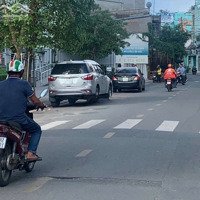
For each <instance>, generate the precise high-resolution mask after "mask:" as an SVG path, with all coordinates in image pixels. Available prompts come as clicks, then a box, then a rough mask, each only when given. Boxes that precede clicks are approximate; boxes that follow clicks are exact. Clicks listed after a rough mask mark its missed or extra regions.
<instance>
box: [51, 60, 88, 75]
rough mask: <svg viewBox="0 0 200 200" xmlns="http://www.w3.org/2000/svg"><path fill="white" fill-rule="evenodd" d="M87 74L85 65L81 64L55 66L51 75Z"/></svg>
mask: <svg viewBox="0 0 200 200" xmlns="http://www.w3.org/2000/svg"><path fill="white" fill-rule="evenodd" d="M85 73H88V68H87V65H86V64H84V63H81V64H70V63H68V64H57V65H55V67H54V68H53V70H52V72H51V74H52V75H53V74H85Z"/></svg>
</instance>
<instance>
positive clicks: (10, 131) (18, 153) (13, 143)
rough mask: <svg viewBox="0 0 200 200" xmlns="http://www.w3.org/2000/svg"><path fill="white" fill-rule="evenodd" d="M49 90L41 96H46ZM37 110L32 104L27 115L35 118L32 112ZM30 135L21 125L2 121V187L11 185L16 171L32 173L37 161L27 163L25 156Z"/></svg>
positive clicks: (0, 183) (0, 136)
mask: <svg viewBox="0 0 200 200" xmlns="http://www.w3.org/2000/svg"><path fill="white" fill-rule="evenodd" d="M47 93H48V90H47V89H46V90H44V91H43V92H42V93H41V94H40V98H42V97H44V96H46V94H47ZM35 109H37V108H36V106H34V105H33V104H31V103H28V105H27V112H26V113H27V115H28V116H29V117H31V118H33V113H30V111H31V110H35ZM29 141H30V134H29V133H28V132H25V131H23V130H22V129H21V127H20V125H19V124H17V123H15V122H12V121H0V187H4V186H6V185H8V184H9V182H10V178H11V174H12V171H13V170H14V169H19V170H25V171H26V172H31V171H32V170H33V168H34V165H35V163H36V161H27V160H26V158H25V154H26V153H27V152H28V144H29Z"/></svg>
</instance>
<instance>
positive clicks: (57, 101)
mask: <svg viewBox="0 0 200 200" xmlns="http://www.w3.org/2000/svg"><path fill="white" fill-rule="evenodd" d="M50 103H51V106H52V107H58V106H59V105H60V100H59V99H55V100H54V101H50Z"/></svg>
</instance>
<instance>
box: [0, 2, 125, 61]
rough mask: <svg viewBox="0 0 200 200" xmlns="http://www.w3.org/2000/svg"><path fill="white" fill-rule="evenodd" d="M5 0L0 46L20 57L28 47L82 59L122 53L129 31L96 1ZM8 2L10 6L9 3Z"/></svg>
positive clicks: (29, 51)
mask: <svg viewBox="0 0 200 200" xmlns="http://www.w3.org/2000/svg"><path fill="white" fill-rule="evenodd" d="M9 2H10V3H8V0H7V1H6V0H4V1H3V5H4V7H3V9H2V10H1V13H0V14H1V16H2V20H1V21H0V45H1V46H0V47H1V49H2V48H5V47H7V48H10V49H12V50H13V52H15V53H16V56H17V58H20V54H21V52H22V51H24V50H26V53H27V56H28V55H29V56H30V59H29V60H30V62H31V61H32V59H33V56H34V50H35V49H37V48H40V47H50V48H55V49H59V50H60V49H62V50H65V51H66V52H67V53H69V54H74V55H79V56H81V57H82V58H86V57H87V58H102V57H104V56H106V55H108V54H109V53H111V52H113V51H114V52H116V53H119V52H120V47H123V45H124V42H123V39H124V38H126V37H127V35H128V34H127V33H126V31H125V29H124V28H123V24H122V22H120V21H116V20H114V19H113V18H112V16H111V15H110V14H109V13H108V12H107V11H101V10H100V9H99V8H98V6H97V5H96V4H95V2H94V0H17V1H13V2H12V1H9ZM5 5H7V7H6V6H5Z"/></svg>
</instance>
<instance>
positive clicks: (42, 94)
mask: <svg viewBox="0 0 200 200" xmlns="http://www.w3.org/2000/svg"><path fill="white" fill-rule="evenodd" d="M47 93H48V89H44V90H43V91H42V92H41V93H40V98H43V97H45V96H46V95H47Z"/></svg>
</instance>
